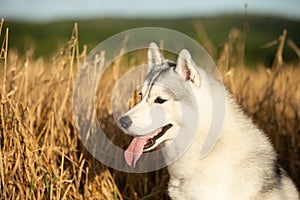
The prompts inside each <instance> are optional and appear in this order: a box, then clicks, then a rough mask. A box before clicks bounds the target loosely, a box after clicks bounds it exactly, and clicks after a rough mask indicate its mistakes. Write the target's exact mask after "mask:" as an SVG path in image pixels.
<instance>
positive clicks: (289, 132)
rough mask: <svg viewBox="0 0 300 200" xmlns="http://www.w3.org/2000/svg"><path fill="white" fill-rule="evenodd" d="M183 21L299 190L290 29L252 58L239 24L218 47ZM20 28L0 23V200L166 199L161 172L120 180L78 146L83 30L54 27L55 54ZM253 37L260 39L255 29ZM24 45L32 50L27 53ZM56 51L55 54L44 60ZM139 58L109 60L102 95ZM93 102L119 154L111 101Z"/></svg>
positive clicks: (299, 114) (296, 87) (299, 62)
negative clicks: (76, 103) (75, 107)
mask: <svg viewBox="0 0 300 200" xmlns="http://www.w3.org/2000/svg"><path fill="white" fill-rule="evenodd" d="M90 23H92V24H93V23H95V22H90ZM140 23H141V22H140ZM163 23H167V22H163ZM189 23H190V24H192V28H191V27H189V29H193V34H194V35H195V38H197V40H198V41H199V42H200V43H201V44H202V45H203V46H204V47H205V48H206V50H207V51H208V52H209V54H210V55H212V57H213V59H214V61H215V63H216V64H217V66H218V68H219V71H220V72H221V74H222V77H223V81H224V84H225V85H226V86H227V88H228V89H229V90H230V91H231V92H232V93H233V94H234V96H235V98H236V101H237V102H238V103H239V104H240V105H241V107H242V108H243V109H244V110H245V112H246V113H247V114H248V115H249V116H250V117H252V118H253V120H254V122H255V123H256V124H257V125H258V126H259V127H260V128H261V129H263V130H264V131H265V132H266V134H267V135H268V136H269V138H270V140H271V141H272V143H273V145H274V147H275V149H276V151H277V153H278V155H279V159H280V163H281V165H282V166H283V167H284V169H286V171H287V172H288V174H289V175H290V176H291V177H292V179H293V180H294V181H295V183H296V184H297V187H298V189H300V173H299V172H300V79H299V77H300V49H299V45H300V43H299V42H298V41H299V40H298V38H295V33H297V30H295V29H296V28H294V29H292V28H289V27H290V26H291V25H288V27H287V28H286V29H284V28H283V29H280V31H277V32H276V34H275V33H272V34H273V35H272V34H271V36H270V35H268V37H269V38H268V37H267V36H266V37H264V38H263V39H262V38H261V37H260V38H259V39H257V40H263V42H261V43H260V42H257V43H259V45H257V46H260V50H255V48H254V47H251V45H254V44H253V43H254V42H255V41H257V40H256V39H255V37H254V36H251V39H250V40H251V44H249V45H250V47H248V46H247V45H248V44H247V43H245V41H246V40H245V36H246V35H245V31H247V30H248V28H247V26H244V25H245V24H242V26H241V27H235V26H234V25H235V24H234V23H233V24H229V25H228V27H230V28H227V27H226V28H225V29H226V31H224V33H225V34H226V35H225V36H223V40H224V41H223V42H220V41H221V40H222V36H221V35H211V34H210V31H211V29H207V27H208V24H207V22H206V23H202V22H201V21H195V20H192V22H189ZM183 24H185V23H183ZM162 25H163V24H162ZM20 26H21V25H17V23H8V24H7V25H6V24H5V23H4V22H3V21H1V24H0V45H1V52H0V86H1V87H0V97H1V99H0V100H1V104H0V199H20V200H23V199H37V200H40V199H47V200H54V199H56V200H57V199H74V200H75V199H76V200H77V199H103V200H105V199H108V200H110V199H115V200H117V199H120V200H121V199H128V200H135V199H136V200H137V199H143V200H146V199H151V200H152V199H153V200H156V199H157V200H158V199H169V197H168V195H167V192H166V190H167V183H168V179H169V176H168V172H167V169H166V168H164V169H161V170H158V171H155V172H150V173H144V174H129V173H125V172H120V171H117V170H114V169H111V168H108V167H106V166H105V165H103V164H101V163H100V162H99V161H97V160H96V159H95V158H93V156H91V155H90V154H89V153H88V151H87V150H86V149H85V148H84V146H83V144H82V142H81V140H80V139H79V136H78V133H77V131H76V128H75V124H74V121H73V114H72V93H73V87H74V81H75V77H76V75H77V73H78V71H79V69H80V67H81V64H82V62H83V61H84V59H85V58H86V56H87V54H88V53H89V51H90V48H89V45H90V46H92V43H89V42H88V41H87V39H86V38H88V37H89V36H86V35H85V34H84V33H82V31H80V30H81V29H83V30H84V29H85V26H86V24H84V25H83V26H82V27H81V25H80V23H75V24H72V26H65V27H64V28H66V27H67V29H68V33H64V32H60V30H59V29H57V32H58V33H56V34H55V36H53V37H55V38H56V35H57V34H58V35H59V34H61V35H62V36H61V37H59V38H57V41H58V43H57V44H54V46H53V44H52V43H49V44H48V43H44V45H50V47H49V48H46V47H45V50H43V51H45V52H36V51H39V50H40V49H42V48H41V47H40V46H39V45H43V43H42V42H41V43H39V42H37V41H35V40H33V39H30V38H29V37H28V36H26V35H22V34H21V29H19V28H20ZM22 26H26V24H23V25H22ZM27 26H28V27H29V28H33V25H27ZM49 26H51V25H49ZM132 26H133V25H132ZM28 27H27V28H28ZM108 27H109V26H108ZM108 27H105V26H104V27H103V29H106V30H105V31H106V32H105V34H106V35H107V36H109V35H110V34H114V33H115V32H116V29H113V28H111V29H109V28H108ZM171 27H172V25H170V27H169V28H171ZM291 27H293V26H291ZM61 29H63V28H61ZM108 29H109V31H108ZM183 29H184V27H183ZM225 29H224V30H225ZM291 29H292V30H291ZM22 30H23V29H22ZM14 31H16V32H17V33H19V34H21V35H20V36H17V35H16V32H15V33H14ZM256 31H257V32H256V33H257V34H259V32H260V31H261V30H260V29H259V30H256ZM83 32H84V31H83ZM261 32H262V31H261ZM298 33H300V32H298ZM81 34H82V35H83V36H82V37H83V38H84V39H83V42H82V41H81V39H80V38H81ZM105 34H104V35H105ZM193 34H191V35H193ZM14 37H16V38H14ZM26 37H27V39H28V38H29V39H28V40H26ZM90 37H92V36H90ZM102 37H105V36H102ZM33 38H34V37H33ZM49 40H51V38H49ZM85 40H86V41H85ZM22 41H25V42H24V43H22ZM41 41H44V40H41ZM27 42H28V44H30V42H32V43H33V44H32V46H34V48H30V47H28V46H26V44H27ZM84 42H87V43H88V45H84V44H85V43H84ZM94 42H100V41H94ZM16 43H20V44H18V45H17V44H16ZM12 44H14V45H12ZM81 44H83V45H81ZM22 45H23V46H22ZM51 45H52V46H51ZM55 45H57V48H56V50H55V52H53V53H52V55H49V53H47V52H48V51H51V50H49V49H54V48H55ZM122 48H126V44H125V45H124V46H122V47H121V48H120V49H119V50H117V52H120V54H121V52H122ZM245 49H246V54H245ZM270 49H271V50H270ZM247 50H248V51H247ZM259 51H260V52H262V53H261V54H263V55H262V56H259V54H260V52H259ZM266 51H267V53H266ZM145 55H146V53H145V52H142V53H141V54H139V55H136V56H134V55H131V56H130V57H127V56H121V57H119V59H118V60H117V61H116V62H114V66H113V68H114V69H117V70H114V69H112V70H111V71H109V72H108V73H107V74H106V76H105V80H104V81H103V82H101V83H99V84H101V85H102V87H101V88H102V89H103V90H104V91H105V93H106V94H107V95H108V96H109V95H111V92H110V91H111V90H112V88H113V87H114V85H115V84H116V79H117V78H118V77H120V76H121V75H122V73H123V71H124V70H125V69H128V68H129V67H130V66H131V65H132V64H134V63H135V62H136V60H138V59H145V60H146V57H145ZM270 55H272V56H270ZM249 59H251V61H248V60H249ZM264 60H267V61H266V62H265V61H264ZM133 101H134V100H133ZM133 103H134V102H133ZM98 104H99V105H101V109H98V110H97V112H98V113H97V116H98V119H99V122H100V124H101V126H102V128H103V129H104V131H105V132H106V133H108V135H109V136H110V137H111V138H113V140H114V141H113V142H114V143H116V144H118V145H120V146H122V147H125V146H127V145H128V139H130V138H129V137H126V136H124V134H123V133H122V131H121V130H120V129H119V128H118V126H117V125H116V124H115V122H114V119H113V116H112V111H111V105H110V101H108V100H107V98H98ZM124 137H125V139H124Z"/></svg>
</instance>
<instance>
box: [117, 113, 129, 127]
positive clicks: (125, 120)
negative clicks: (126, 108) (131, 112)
mask: <svg viewBox="0 0 300 200" xmlns="http://www.w3.org/2000/svg"><path fill="white" fill-rule="evenodd" d="M119 122H120V124H121V126H122V127H123V128H124V129H128V128H129V127H130V126H131V124H132V121H131V119H130V117H129V116H128V115H125V116H123V117H121V118H120V119H119Z"/></svg>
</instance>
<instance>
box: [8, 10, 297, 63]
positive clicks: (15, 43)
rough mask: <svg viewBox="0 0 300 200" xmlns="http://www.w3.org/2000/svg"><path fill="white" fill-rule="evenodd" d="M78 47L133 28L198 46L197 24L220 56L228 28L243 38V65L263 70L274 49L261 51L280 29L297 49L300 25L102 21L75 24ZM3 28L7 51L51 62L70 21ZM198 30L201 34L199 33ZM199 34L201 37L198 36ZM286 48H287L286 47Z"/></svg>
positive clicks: (235, 18) (233, 18) (244, 19)
mask: <svg viewBox="0 0 300 200" xmlns="http://www.w3.org/2000/svg"><path fill="white" fill-rule="evenodd" d="M77 22H78V24H79V43H80V46H81V48H82V46H83V45H87V47H88V52H89V51H90V50H92V49H93V48H94V47H95V46H96V45H97V44H99V43H100V42H101V41H103V40H105V39H107V38H108V37H110V36H112V35H114V34H117V33H119V32H121V31H125V30H128V29H132V28H137V27H147V26H151V27H164V28H170V29H174V30H177V31H180V32H182V33H184V34H186V35H188V36H190V37H192V38H194V39H195V40H197V41H199V42H200V44H201V43H202V40H203V38H201V36H199V32H197V30H196V28H195V23H199V22H200V23H201V25H202V27H204V29H203V30H204V31H205V32H206V35H207V37H208V38H209V39H210V40H211V42H212V43H213V44H214V45H215V47H216V48H217V49H218V50H219V51H218V52H220V50H221V48H222V45H223V44H224V43H225V42H226V40H227V38H228V34H229V33H230V30H231V29H232V28H238V29H240V30H241V32H242V33H243V35H244V36H246V37H245V42H246V49H245V56H246V57H245V58H246V63H247V65H255V64H256V63H257V62H260V63H263V64H265V65H266V66H270V65H271V64H272V60H273V58H274V56H275V52H276V49H277V46H276V45H274V46H272V47H269V48H262V46H263V45H264V44H266V43H268V42H271V41H272V40H275V39H277V38H278V37H279V35H280V34H281V33H282V31H283V29H286V30H287V32H288V35H287V38H288V39H291V40H293V41H294V42H295V43H296V44H297V45H298V46H299V45H300V37H299V36H300V21H299V20H288V19H284V18H276V17H262V16H255V15H251V16H245V15H223V16H222V15H220V16H215V17H203V18H181V19H169V20H168V19H163V20H158V19H117V18H102V19H93V20H79V21H77ZM4 25H5V27H9V28H10V34H9V47H10V48H9V49H10V50H16V51H17V52H18V53H20V54H24V53H25V52H26V51H27V50H28V49H32V50H34V54H33V56H34V57H35V58H38V57H44V58H46V59H51V57H52V56H54V54H55V53H56V52H57V50H58V49H59V48H62V47H63V45H64V44H65V42H66V41H68V39H69V37H70V35H71V32H72V27H73V25H74V21H72V20H69V21H68V20H65V21H59V22H52V23H49V22H48V23H37V22H17V21H5V24H4ZM203 30H202V31H203ZM201 34H203V33H201ZM286 46H287V45H286ZM297 59H298V57H297V55H296V53H295V52H294V51H293V50H292V49H291V48H289V47H286V48H285V51H284V60H285V61H288V62H293V61H295V62H297V61H298V60H297Z"/></svg>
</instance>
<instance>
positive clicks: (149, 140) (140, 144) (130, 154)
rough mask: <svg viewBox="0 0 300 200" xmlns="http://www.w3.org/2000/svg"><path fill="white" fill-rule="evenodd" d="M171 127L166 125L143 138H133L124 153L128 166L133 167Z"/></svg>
mask: <svg viewBox="0 0 300 200" xmlns="http://www.w3.org/2000/svg"><path fill="white" fill-rule="evenodd" d="M171 127H172V124H167V125H165V126H163V127H161V128H158V129H156V130H155V131H153V132H151V133H149V134H147V135H146V136H143V137H135V138H133V140H132V141H131V143H130V145H129V146H128V148H127V149H126V151H125V154H124V156H125V161H126V163H127V164H128V165H129V166H132V167H135V164H136V162H137V160H138V159H139V158H140V156H141V155H142V153H143V152H145V151H147V150H149V149H150V148H151V147H153V146H154V145H155V143H156V141H157V140H158V139H159V138H161V137H162V136H163V135H164V134H165V133H166V132H167V130H169V129H170V128H171Z"/></svg>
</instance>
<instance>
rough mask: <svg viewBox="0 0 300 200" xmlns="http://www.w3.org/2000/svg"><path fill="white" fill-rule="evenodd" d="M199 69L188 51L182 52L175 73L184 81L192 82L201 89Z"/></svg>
mask: <svg viewBox="0 0 300 200" xmlns="http://www.w3.org/2000/svg"><path fill="white" fill-rule="evenodd" d="M195 67H197V66H196V65H195V63H194V61H193V60H192V56H191V54H190V52H189V51H188V50H186V49H183V50H181V51H180V53H179V55H178V59H177V65H176V67H175V72H176V73H177V74H179V76H181V77H182V78H183V79H184V80H186V81H191V82H192V83H193V84H194V85H196V86H197V87H200V84H201V81H200V74H199V73H198V72H197V70H196V68H195Z"/></svg>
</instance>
